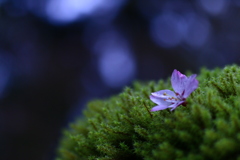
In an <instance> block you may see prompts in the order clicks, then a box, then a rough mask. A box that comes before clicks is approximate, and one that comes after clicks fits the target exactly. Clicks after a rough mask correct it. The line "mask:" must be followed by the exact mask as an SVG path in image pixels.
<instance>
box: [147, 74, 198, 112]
mask: <svg viewBox="0 0 240 160" xmlns="http://www.w3.org/2000/svg"><path fill="white" fill-rule="evenodd" d="M196 76H197V75H196V74H193V75H191V76H190V77H187V76H185V75H184V74H182V73H180V72H179V71H177V70H176V69H175V70H174V71H173V73H172V77H171V83H172V87H173V89H174V92H173V91H170V90H161V91H157V92H153V93H152V94H151V95H150V99H151V100H152V101H153V102H154V103H156V104H157V106H155V107H153V108H152V109H151V111H159V110H163V109H167V108H171V111H173V110H174V109H176V108H177V107H178V106H180V105H185V104H186V98H187V97H188V96H189V95H190V94H191V93H192V92H193V91H194V90H195V89H196V88H197V87H198V80H197V79H196Z"/></svg>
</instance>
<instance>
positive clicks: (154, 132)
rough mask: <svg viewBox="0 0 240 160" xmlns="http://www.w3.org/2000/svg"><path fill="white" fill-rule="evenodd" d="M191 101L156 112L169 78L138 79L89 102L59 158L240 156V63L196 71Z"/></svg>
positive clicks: (157, 159)
mask: <svg viewBox="0 0 240 160" xmlns="http://www.w3.org/2000/svg"><path fill="white" fill-rule="evenodd" d="M197 79H198V80H199V87H198V89H196V90H195V91H194V92H193V93H192V94H191V95H190V96H189V97H188V99H187V103H188V104H187V106H186V107H184V106H179V107H178V108H177V109H176V110H175V111H174V112H170V111H169V110H168V109H167V110H163V111H157V112H150V111H149V110H150V109H151V108H152V107H153V106H155V104H154V103H153V102H151V101H150V99H149V95H150V93H152V92H155V91H158V90H162V89H171V88H172V87H171V84H170V80H167V81H166V82H164V81H162V80H160V81H159V82H149V83H138V82H136V83H135V84H134V86H133V88H132V89H131V88H125V90H124V91H123V93H121V94H119V95H117V96H114V97H111V98H110V99H108V100H96V101H92V102H90V103H89V104H88V108H87V109H86V110H85V111H84V114H85V117H84V118H81V119H79V120H78V121H76V122H74V123H73V124H71V125H70V128H69V129H68V130H66V131H65V132H64V136H63V138H62V140H61V143H60V146H59V149H58V158H57V160H85V159H86V160H87V159H89V160H95V159H97V160H126V159H129V160H130V159H131V160H133V159H137V160H141V159H144V160H160V159H167V160H171V159H177V160H182V159H184V160H185V159H189V160H205V159H216V160H220V159H224V160H225V159H228V160H230V159H240V68H239V67H238V66H236V65H233V66H227V67H225V68H224V69H215V70H213V71H209V70H207V69H202V71H201V73H200V74H199V75H198V77H197Z"/></svg>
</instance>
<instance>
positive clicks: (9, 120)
mask: <svg viewBox="0 0 240 160" xmlns="http://www.w3.org/2000/svg"><path fill="white" fill-rule="evenodd" d="M239 53H240V1H239V0H193V1H191V0H172V1H169V0H135V1H134V0H133V1H130V0H0V159H1V160H12V159H18V160H52V159H54V156H55V150H56V147H57V144H58V140H59V138H60V135H61V130H62V128H64V127H66V126H67V124H68V123H69V122H71V121H73V120H74V119H75V117H76V116H81V115H82V109H83V108H85V107H86V103H87V102H88V101H89V100H91V99H95V98H107V97H109V96H111V95H113V94H117V93H119V92H120V91H121V90H122V89H123V87H124V86H126V85H131V83H132V81H133V80H143V81H146V80H158V79H160V78H166V77H169V76H170V75H171V73H172V71H173V69H178V70H180V71H181V72H185V71H187V70H191V71H192V72H194V73H198V72H199V70H200V68H201V67H202V66H205V67H207V68H210V69H211V68H215V67H223V66H224V65H227V64H233V63H236V64H239V63H240V54H239Z"/></svg>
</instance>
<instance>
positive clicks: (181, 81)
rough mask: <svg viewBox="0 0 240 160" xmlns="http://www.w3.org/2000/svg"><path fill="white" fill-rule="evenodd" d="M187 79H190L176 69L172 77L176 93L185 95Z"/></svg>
mask: <svg viewBox="0 0 240 160" xmlns="http://www.w3.org/2000/svg"><path fill="white" fill-rule="evenodd" d="M187 79H188V78H187V77H186V76H185V75H184V74H182V73H181V72H179V71H177V70H176V69H174V71H173V73H172V77H171V83H172V87H173V89H174V91H175V92H176V93H179V94H181V93H183V91H184V89H185V82H186V80H187Z"/></svg>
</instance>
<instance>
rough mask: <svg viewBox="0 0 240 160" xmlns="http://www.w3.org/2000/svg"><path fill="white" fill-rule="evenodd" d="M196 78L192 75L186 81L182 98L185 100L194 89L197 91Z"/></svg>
mask: <svg viewBox="0 0 240 160" xmlns="http://www.w3.org/2000/svg"><path fill="white" fill-rule="evenodd" d="M196 76H197V75H196V74H193V75H191V76H190V77H189V78H188V79H187V81H186V84H185V90H184V94H183V98H187V97H188V96H189V95H190V94H191V93H192V92H193V91H194V90H195V89H197V87H198V80H197V79H196Z"/></svg>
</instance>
